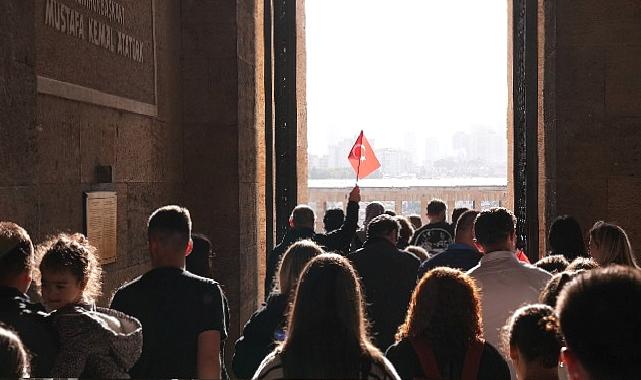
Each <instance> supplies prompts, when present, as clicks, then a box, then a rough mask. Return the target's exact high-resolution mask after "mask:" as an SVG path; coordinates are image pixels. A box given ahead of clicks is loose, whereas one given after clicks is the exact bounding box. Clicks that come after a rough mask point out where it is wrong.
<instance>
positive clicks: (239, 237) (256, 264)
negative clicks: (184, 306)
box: [0, 0, 304, 360]
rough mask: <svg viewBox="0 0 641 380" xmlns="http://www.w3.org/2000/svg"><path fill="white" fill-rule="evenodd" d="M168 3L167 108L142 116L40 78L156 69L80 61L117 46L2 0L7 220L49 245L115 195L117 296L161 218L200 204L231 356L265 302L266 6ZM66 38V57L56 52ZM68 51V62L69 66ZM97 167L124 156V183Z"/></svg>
mask: <svg viewBox="0 0 641 380" xmlns="http://www.w3.org/2000/svg"><path fill="white" fill-rule="evenodd" d="M60 1H61V2H62V3H65V4H70V3H74V4H75V2H72V1H71V0H60ZM123 1H124V0H123ZM134 2H135V4H134ZM127 3H128V4H129V5H131V6H132V7H144V6H145V4H150V2H148V1H140V2H139V1H138V0H135V1H134V0H131V1H128V2H127ZM155 4H156V18H155V21H156V23H155V25H156V40H157V41H156V42H157V43H156V47H157V51H156V57H157V61H156V66H155V71H156V73H157V81H156V86H157V97H156V99H155V101H156V102H157V106H158V115H157V116H143V115H139V114H133V113H130V112H127V111H123V110H119V109H113V108H108V107H104V106H97V105H93V104H89V103H83V102H77V101H71V100H67V99H63V98H59V97H55V96H50V95H43V94H38V93H37V87H36V74H45V75H50V76H53V75H54V74H56V73H62V74H61V75H64V76H65V78H62V79H68V78H71V79H68V80H70V81H72V82H74V83H80V84H83V85H85V86H88V87H95V88H96V89H98V90H103V91H108V90H109V89H114V88H116V89H118V90H120V88H118V85H119V83H122V81H131V80H132V79H136V77H137V76H138V75H143V76H145V78H147V77H148V73H149V72H148V71H145V72H144V73H142V74H141V73H139V72H137V71H136V70H133V71H131V72H129V73H123V72H122V70H115V69H114V70H113V71H111V72H106V71H105V70H104V67H105V65H104V64H105V63H107V62H101V63H100V64H99V65H96V67H93V68H90V69H87V68H86V67H85V68H84V69H80V68H78V66H77V65H76V67H75V68H74V66H73V65H74V56H73V54H75V53H77V54H79V55H82V54H89V55H90V58H91V59H96V58H100V57H101V56H104V54H101V53H105V52H99V51H94V49H93V47H91V46H88V47H87V46H84V47H83V48H82V49H80V51H78V52H75V53H74V52H69V51H68V49H67V48H68V47H69V46H70V43H72V42H73V41H70V40H69V39H68V38H70V37H69V36H65V35H63V34H61V33H57V32H56V33H57V34H51V33H50V32H51V31H50V30H47V29H45V28H43V25H42V20H40V19H34V17H41V16H42V15H41V11H42V9H40V11H39V12H36V11H35V7H42V6H43V5H44V1H42V0H38V1H35V2H34V1H27V0H7V1H0V15H2V20H3V22H2V23H0V51H2V54H1V55H0V160H1V161H2V165H0V219H3V220H4V219H8V220H13V221H16V222H18V223H20V224H22V225H23V226H25V227H26V228H27V229H28V230H29V232H30V233H31V235H32V237H33V239H34V241H35V242H40V241H42V240H43V239H45V238H46V237H47V236H49V235H51V234H54V233H57V232H59V231H83V230H84V211H83V202H84V199H83V193H84V192H87V191H106V190H108V191H115V192H116V193H117V196H118V208H117V213H118V216H117V223H118V226H117V228H118V236H117V239H118V240H117V242H118V246H117V249H118V251H117V254H118V258H117V260H116V262H114V263H111V264H107V265H105V266H104V273H105V278H104V287H103V293H104V294H103V296H102V297H101V298H100V300H99V302H100V304H103V305H104V304H106V303H108V301H109V299H110V298H111V295H112V292H113V290H114V289H115V288H117V287H118V286H119V285H121V284H122V283H124V282H126V281H129V280H131V279H132V278H134V277H136V276H138V275H140V274H142V273H144V272H145V271H146V270H147V269H149V265H150V263H149V254H148V247H147V240H146V223H147V218H148V217H149V214H150V213H151V212H152V211H153V210H154V209H156V208H158V207H160V206H162V205H166V204H182V205H185V206H187V207H188V208H190V210H191V213H192V219H193V223H194V230H195V231H198V232H203V233H205V234H207V235H208V236H209V237H210V238H211V240H212V242H213V245H214V250H215V252H216V259H215V267H214V274H215V278H216V280H217V281H219V282H220V283H221V285H222V286H223V288H224V290H225V292H226V294H227V296H228V298H229V301H230V306H231V319H232V320H231V323H230V326H229V328H230V337H229V339H228V349H227V352H228V354H227V358H228V359H229V360H231V354H232V352H231V347H232V346H233V342H234V340H235V339H236V338H237V337H238V335H239V333H240V330H241V328H242V326H243V324H244V323H245V322H246V320H247V318H248V317H249V316H250V315H251V313H252V312H253V311H254V310H255V309H256V307H257V305H258V301H259V300H261V299H262V289H261V285H262V284H263V276H264V257H263V256H264V255H263V254H264V252H265V251H266V249H267V247H266V246H265V235H266V231H265V204H264V199H265V183H264V178H265V147H264V139H265V131H264V128H265V122H264V117H265V116H264V74H263V73H264V63H263V52H264V41H263V2H261V1H253V0H240V1H237V2H233V1H228V0H211V1H202V0H183V1H155ZM74 7H77V5H74ZM145 9H146V8H145ZM150 10H151V9H149V11H150ZM147 16H148V15H147V14H145V17H147ZM142 21H144V20H142ZM34 26H35V28H36V30H34ZM141 32H144V33H143V34H146V35H147V34H148V33H149V32H150V31H149V30H145V31H141ZM56 44H61V45H64V46H61V47H64V48H66V49H67V50H66V51H67V54H66V56H63V57H59V56H58V57H55V59H53V57H52V55H53V54H55V52H56V51H57V50H56ZM75 58H77V57H75ZM60 60H63V61H64V62H65V63H66V64H68V65H69V67H64V68H61V67H58V66H59V61H60ZM36 68H37V69H36ZM93 71H100V72H99V73H97V72H93ZM74 76H77V78H74ZM74 79H78V81H74ZM147 79H148V78H147ZM301 83H304V82H301ZM125 87H127V86H125ZM149 88H150V86H149V83H148V81H147V80H146V81H145V82H144V83H141V88H139V90H140V91H133V93H134V95H133V97H134V98H137V99H142V100H145V101H150V102H151V101H152V100H153V99H151V98H150V95H149V94H150V92H149ZM122 90H127V91H128V90H131V87H130V86H129V87H127V88H122ZM301 133H303V134H304V131H302V132H301ZM299 149H300V151H301V152H304V147H300V148H299ZM97 166H111V168H112V173H113V183H107V184H104V183H97V180H98V179H97V177H96V167H97Z"/></svg>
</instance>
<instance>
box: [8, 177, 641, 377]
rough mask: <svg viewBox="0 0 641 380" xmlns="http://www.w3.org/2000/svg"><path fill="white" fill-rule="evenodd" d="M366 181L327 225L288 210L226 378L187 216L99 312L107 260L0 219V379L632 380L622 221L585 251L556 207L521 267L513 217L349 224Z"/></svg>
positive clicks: (640, 363)
mask: <svg viewBox="0 0 641 380" xmlns="http://www.w3.org/2000/svg"><path fill="white" fill-rule="evenodd" d="M360 191H361V190H360V189H359V188H358V187H355V188H354V189H353V190H352V191H351V192H350V193H349V194H348V199H349V202H348V204H347V208H346V210H345V211H343V210H330V211H331V212H327V213H326V216H325V220H324V225H325V231H324V232H317V231H315V230H314V225H315V219H316V217H315V214H314V211H313V210H312V209H311V208H310V207H308V206H306V205H299V206H297V207H296V208H294V210H293V211H292V214H291V218H290V226H289V227H290V228H289V230H288V232H287V234H286V235H285V237H284V238H283V240H282V241H281V242H280V243H279V244H278V245H276V246H275V247H274V248H273V250H272V251H271V252H270V254H269V256H268V259H267V263H266V272H267V275H266V278H265V289H266V300H265V303H264V304H263V305H262V306H261V307H260V308H259V309H258V310H257V311H256V312H255V313H254V314H253V315H252V316H251V318H250V319H249V320H248V321H247V322H246V324H245V326H244V328H243V332H242V336H241V337H240V338H239V339H238V340H237V341H236V342H235V345H234V350H233V353H227V356H230V355H232V360H231V363H232V368H230V369H229V372H230V373H228V369H227V368H226V366H225V357H226V353H225V350H224V347H225V341H226V339H227V336H228V333H229V305H228V301H227V298H226V297H225V294H224V292H223V290H222V289H223V287H221V285H220V284H219V283H218V282H216V281H215V280H214V279H212V278H211V277H212V271H211V265H212V260H214V257H213V254H212V252H213V247H215V244H216V242H211V241H209V239H208V238H207V237H206V236H203V235H200V234H192V222H191V218H190V214H189V211H188V210H187V209H185V208H183V207H180V206H164V207H161V208H159V209H157V210H156V211H154V212H153V213H152V214H151V215H150V217H149V220H148V224H147V240H148V250H149V257H150V261H151V267H152V269H151V270H150V271H148V272H147V273H141V274H140V276H139V277H137V278H135V279H134V280H132V281H131V282H129V283H127V284H124V285H123V286H121V287H120V288H119V289H117V291H116V292H115V293H114V294H113V295H112V297H110V298H111V302H110V305H109V307H98V306H97V305H96V299H97V297H98V296H100V295H101V291H102V289H101V281H102V280H101V279H102V270H101V266H100V264H99V263H98V260H97V257H98V256H97V254H98V253H97V252H96V248H95V247H94V246H92V244H91V241H90V240H88V239H87V238H86V237H85V236H84V235H82V234H80V233H75V234H67V233H61V234H58V235H56V236H53V237H51V238H50V239H48V240H47V241H45V242H42V243H40V244H38V245H37V246H35V247H34V245H33V243H32V241H31V238H30V236H29V233H28V232H27V231H26V230H25V229H24V228H22V227H20V226H18V225H17V224H15V223H12V222H8V221H7V222H0V322H1V323H0V378H21V377H71V378H78V377H94V378H129V377H131V378H206V379H217V378H230V377H236V378H243V379H244V378H254V379H280V378H350V379H357V378H358V379H365V378H366V379H379V380H380V379H399V378H402V379H412V378H425V379H443V380H447V379H451V380H454V379H461V380H468V379H495V380H501V379H505V380H507V379H519V380H530V379H543V380H547V379H566V378H568V379H572V380H579V379H581V380H582V379H590V380H595V379H635V378H639V377H641V351H640V350H639V345H640V344H641V323H639V322H640V321H641V272H640V270H639V266H638V264H639V263H640V260H641V257H639V256H637V254H636V252H635V251H634V250H633V249H632V247H631V244H630V241H629V239H628V237H627V234H626V232H625V231H624V230H623V229H622V228H621V227H620V226H618V225H616V224H612V223H606V222H603V221H597V222H596V223H594V225H593V226H592V228H591V229H590V230H589V232H588V234H587V244H586V240H585V239H584V235H583V230H582V228H581V226H580V225H579V224H578V223H577V221H576V220H575V219H574V218H572V217H571V216H567V215H563V216H560V217H559V218H557V219H556V220H555V221H554V223H553V224H552V225H551V228H550V231H549V236H548V237H549V244H548V245H549V247H550V251H549V252H548V253H546V255H544V257H542V258H541V259H540V260H539V261H538V262H536V263H534V264H531V263H529V262H528V260H527V256H526V255H524V254H523V252H522V251H519V250H517V249H516V235H515V225H516V219H515V217H514V215H513V213H512V212H511V211H510V210H508V209H505V208H501V207H496V208H491V209H488V210H482V211H480V210H467V209H456V210H454V211H455V214H454V216H453V217H452V223H448V222H447V221H446V220H447V215H448V214H447V212H448V210H447V207H446V205H445V203H443V202H442V201H440V200H433V201H431V202H430V204H429V205H428V207H427V210H426V211H427V214H426V216H427V220H428V221H429V222H428V223H427V224H425V225H419V224H420V218H419V219H418V220H417V218H416V217H410V218H406V217H404V216H400V215H396V214H395V213H394V212H392V211H389V210H385V209H384V207H383V205H382V204H380V203H376V202H374V203H370V204H369V205H368V206H367V208H366V218H365V223H364V225H362V226H359V225H358V211H359V202H360V200H361V199H360ZM196 227H197V226H196ZM32 283H33V284H34V286H32ZM34 290H35V291H34ZM28 294H29V295H31V297H34V299H32V298H31V297H30V296H29V295H28ZM36 298H37V299H36ZM230 346H231V345H228V347H230Z"/></svg>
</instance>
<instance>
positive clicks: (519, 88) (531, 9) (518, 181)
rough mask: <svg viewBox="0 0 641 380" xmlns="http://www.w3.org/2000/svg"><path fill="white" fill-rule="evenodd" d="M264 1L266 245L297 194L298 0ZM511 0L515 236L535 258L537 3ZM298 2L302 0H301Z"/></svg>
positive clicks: (281, 227) (279, 232) (276, 236)
mask: <svg viewBox="0 0 641 380" xmlns="http://www.w3.org/2000/svg"><path fill="white" fill-rule="evenodd" d="M264 1H265V91H266V96H265V115H266V120H267V122H266V129H267V130H266V133H265V136H266V141H265V143H266V148H267V150H266V151H267V161H268V162H267V165H266V167H267V170H266V183H267V187H268V188H267V189H266V197H267V199H266V202H265V203H266V205H267V208H268V210H267V214H266V215H267V235H268V236H267V247H268V249H269V248H270V247H272V246H273V245H274V243H275V242H277V241H280V239H281V238H282V236H283V235H284V233H285V231H286V229H287V225H288V218H289V213H290V212H291V210H292V209H293V208H294V207H295V206H296V204H297V200H298V194H297V189H298V187H297V182H298V178H297V165H298V161H297V155H296V149H297V145H298V138H297V125H298V123H297V101H296V67H297V56H296V5H297V1H296V0H264ZM507 1H511V2H512V15H511V16H512V49H513V55H512V56H513V61H512V66H511V69H512V80H513V83H512V88H513V92H512V97H511V99H512V107H513V110H514V113H513V120H512V121H511V122H513V135H512V136H510V137H511V138H512V139H513V144H512V147H513V152H512V153H513V157H514V161H513V162H514V164H513V168H512V170H513V183H512V186H513V190H514V191H513V194H514V213H515V215H516V218H517V238H518V243H519V245H520V247H522V248H524V249H525V250H526V252H527V254H528V256H529V257H530V259H531V260H536V259H538V250H539V231H538V229H539V213H538V208H539V199H538V185H539V184H538V141H537V117H538V91H537V86H538V53H537V49H538V41H537V32H538V31H537V29H538V28H537V24H538V20H537V18H538V13H537V12H538V1H537V0H507ZM299 4H300V3H299Z"/></svg>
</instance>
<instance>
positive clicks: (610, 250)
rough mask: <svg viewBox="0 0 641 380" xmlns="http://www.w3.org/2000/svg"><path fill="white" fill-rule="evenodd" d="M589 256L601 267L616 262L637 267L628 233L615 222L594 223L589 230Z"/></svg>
mask: <svg viewBox="0 0 641 380" xmlns="http://www.w3.org/2000/svg"><path fill="white" fill-rule="evenodd" d="M590 256H592V258H594V261H596V262H597V264H599V266H601V267H605V266H608V265H612V264H618V265H627V266H631V267H635V268H638V264H637V259H636V258H635V256H634V254H633V252H632V246H631V245H630V240H629V239H628V235H627V234H626V233H625V231H624V230H623V228H621V227H619V226H617V225H616V224H611V223H606V222H603V221H598V222H596V223H594V226H592V229H591V230H590Z"/></svg>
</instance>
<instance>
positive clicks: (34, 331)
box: [0, 286, 58, 377]
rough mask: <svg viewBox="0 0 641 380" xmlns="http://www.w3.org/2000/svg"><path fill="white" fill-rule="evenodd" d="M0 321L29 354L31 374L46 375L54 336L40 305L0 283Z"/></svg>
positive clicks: (52, 358) (53, 354) (52, 355)
mask: <svg viewBox="0 0 641 380" xmlns="http://www.w3.org/2000/svg"><path fill="white" fill-rule="evenodd" d="M0 322H3V323H4V324H6V325H7V326H8V327H10V328H11V329H13V330H15V331H16V332H17V333H18V336H20V339H21V340H22V343H23V344H24V345H25V346H26V348H27V349H28V350H29V353H30V354H31V376H33V377H50V376H51V375H50V372H51V369H52V367H53V364H54V361H55V359H56V355H57V353H58V342H57V337H56V335H55V333H54V330H53V326H52V325H51V320H50V318H48V317H47V314H45V313H44V309H43V308H42V306H41V305H37V304H33V303H31V301H30V299H29V296H27V295H26V294H23V293H21V292H20V291H18V289H16V288H10V287H6V286H0Z"/></svg>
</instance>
